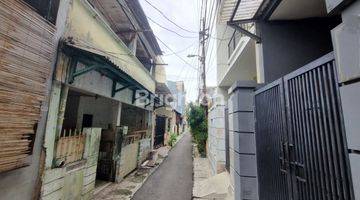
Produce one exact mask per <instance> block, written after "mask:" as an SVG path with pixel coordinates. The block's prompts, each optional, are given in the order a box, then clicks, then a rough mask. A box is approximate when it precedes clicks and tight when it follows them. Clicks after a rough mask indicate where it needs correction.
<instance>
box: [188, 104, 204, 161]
mask: <svg viewBox="0 0 360 200" xmlns="http://www.w3.org/2000/svg"><path fill="white" fill-rule="evenodd" d="M187 121H188V123H189V126H190V129H191V133H192V134H193V137H194V141H195V142H196V144H197V147H198V150H199V153H200V154H201V156H203V157H205V156H206V140H207V137H208V132H207V129H208V127H207V119H206V113H205V109H204V108H203V107H201V106H197V105H194V104H192V103H191V104H190V105H189V107H188V110H187Z"/></svg>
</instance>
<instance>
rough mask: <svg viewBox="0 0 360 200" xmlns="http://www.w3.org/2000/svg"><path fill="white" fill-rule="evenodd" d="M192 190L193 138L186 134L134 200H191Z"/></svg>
mask: <svg viewBox="0 0 360 200" xmlns="http://www.w3.org/2000/svg"><path fill="white" fill-rule="evenodd" d="M192 188H193V161H192V138H191V135H190V134H189V133H186V134H185V135H184V137H183V138H182V139H181V140H180V141H179V142H178V144H177V145H176V146H175V147H174V149H172V150H171V151H170V152H169V156H168V157H167V159H166V160H165V161H164V162H163V163H162V164H161V166H160V167H159V168H158V169H157V170H156V171H155V172H154V173H153V174H152V175H151V176H150V177H149V178H148V179H147V181H146V182H145V184H144V185H143V186H142V187H141V188H140V189H139V190H138V191H137V192H136V193H135V195H134V197H133V198H132V199H133V200H191V198H192Z"/></svg>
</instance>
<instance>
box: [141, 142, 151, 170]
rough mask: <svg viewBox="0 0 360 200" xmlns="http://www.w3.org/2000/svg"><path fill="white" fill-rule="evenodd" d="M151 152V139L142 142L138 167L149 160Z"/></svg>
mask: <svg viewBox="0 0 360 200" xmlns="http://www.w3.org/2000/svg"><path fill="white" fill-rule="evenodd" d="M150 151H151V138H146V139H142V140H140V142H139V159H138V165H141V164H142V163H143V162H144V161H145V160H146V159H147V158H148V156H149V153H150Z"/></svg>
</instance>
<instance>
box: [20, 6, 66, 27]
mask: <svg viewBox="0 0 360 200" xmlns="http://www.w3.org/2000/svg"><path fill="white" fill-rule="evenodd" d="M24 1H25V2H26V3H28V4H29V5H30V6H31V7H33V8H34V9H35V10H36V11H37V13H39V14H40V15H41V16H42V17H44V18H45V19H46V20H48V21H50V22H51V23H52V24H55V23H56V17H57V12H58V8H59V0H24Z"/></svg>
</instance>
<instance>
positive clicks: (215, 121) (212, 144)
mask: <svg viewBox="0 0 360 200" xmlns="http://www.w3.org/2000/svg"><path fill="white" fill-rule="evenodd" d="M224 114H225V105H215V106H213V107H212V108H211V109H210V110H209V115H208V118H209V119H208V142H207V145H208V151H207V154H208V158H209V161H210V164H211V167H212V173H213V175H215V174H218V173H221V172H223V171H225V118H224Z"/></svg>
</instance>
